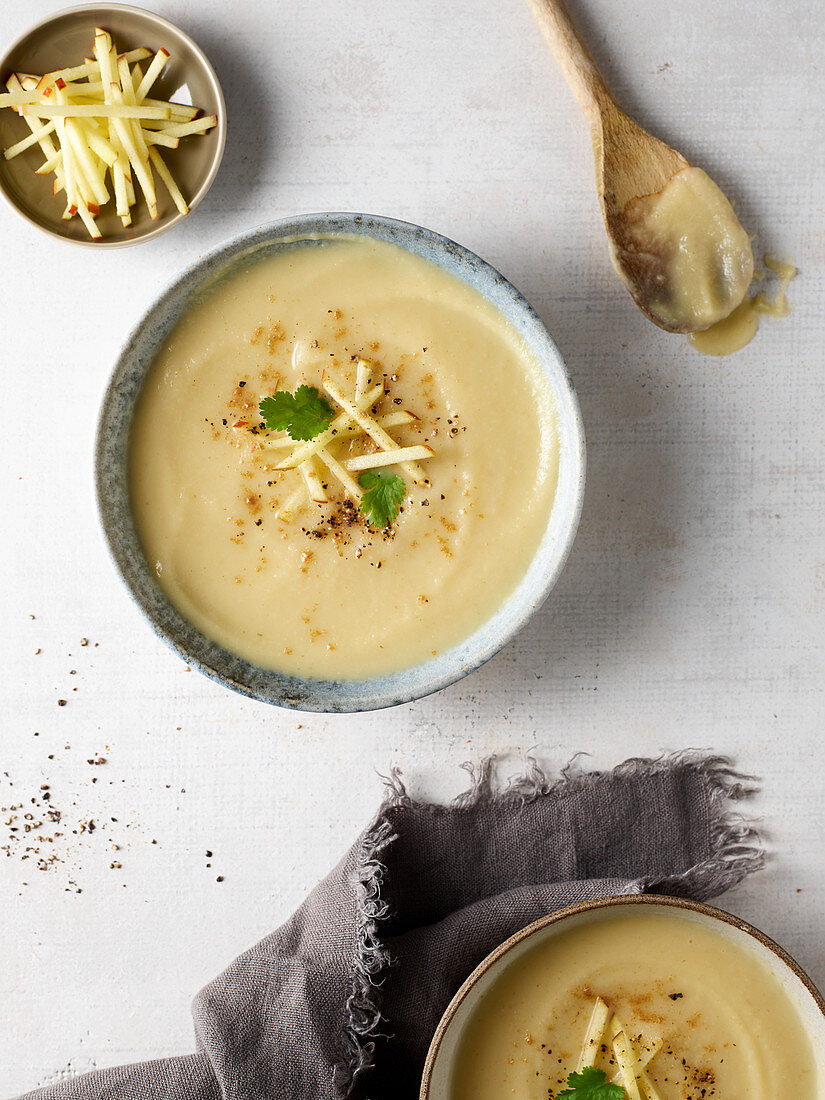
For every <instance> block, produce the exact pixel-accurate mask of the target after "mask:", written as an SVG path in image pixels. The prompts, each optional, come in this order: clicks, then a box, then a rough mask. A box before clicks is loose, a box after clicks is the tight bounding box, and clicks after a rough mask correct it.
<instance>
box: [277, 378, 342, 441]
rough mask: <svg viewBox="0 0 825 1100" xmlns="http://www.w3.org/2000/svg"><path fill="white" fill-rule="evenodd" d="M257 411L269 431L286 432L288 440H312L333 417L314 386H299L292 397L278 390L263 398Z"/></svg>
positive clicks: (333, 412) (331, 408)
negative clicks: (259, 412)
mask: <svg viewBox="0 0 825 1100" xmlns="http://www.w3.org/2000/svg"><path fill="white" fill-rule="evenodd" d="M258 408H259V409H260V411H261V416H262V417H263V418H264V423H265V424H266V426H267V428H268V429H269V430H270V431H271V432H283V431H285V432H288V433H289V437H290V439H314V438H315V437H316V435H320V434H321V432H322V431H324V429H325V428H328V427H329V423H330V421H331V420H332V418H333V416H334V415H335V410H334V409H333V407H332V405H330V403H329V401H327V400H326V398H324V397H321V395H320V394H319V393H318V391H317V390H316V388H315V387H314V386H299V387H298V389H297V390H296V391H295V393H294V394H292V393H290V392H289V391H288V390H278V392H277V393H274V394H273V395H272V396H271V397H265V398H264V399H263V401H262V402H261V403H260V405H259V406H258Z"/></svg>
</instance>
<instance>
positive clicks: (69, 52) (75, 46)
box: [0, 4, 226, 248]
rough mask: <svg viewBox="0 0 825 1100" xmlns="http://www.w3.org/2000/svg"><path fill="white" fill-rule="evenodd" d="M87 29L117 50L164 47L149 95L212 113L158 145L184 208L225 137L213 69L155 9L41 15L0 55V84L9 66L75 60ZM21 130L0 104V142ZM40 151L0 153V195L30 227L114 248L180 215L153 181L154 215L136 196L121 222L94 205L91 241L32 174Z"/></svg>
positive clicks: (86, 42) (38, 67)
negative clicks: (96, 235)
mask: <svg viewBox="0 0 825 1100" xmlns="http://www.w3.org/2000/svg"><path fill="white" fill-rule="evenodd" d="M95 27H102V28H103V29H104V30H107V31H109V33H110V34H111V35H112V38H113V39H114V41H115V43H116V45H117V46H118V48H120V49H122V50H129V49H134V48H136V47H137V46H146V47H147V48H148V49H150V50H153V51H154V50H158V49H160V47H161V46H163V47H164V48H165V49H167V50H169V52H170V54H171V58H170V60H169V62H168V63H167V65H166V66H165V68H164V69H163V72H162V73H161V75H160V77H159V78H158V80H157V82H156V83H155V85H154V86H153V89H152V93H151V94H152V96H153V97H155V98H157V99H167V100H173V101H176V102H178V103H187V104H192V105H194V106H197V107H200V108H201V109H202V111H203V113H204V114H214V115H217V118H218V124H217V126H215V127H213V129H212V130H209V131H207V133H205V134H202V135H198V136H196V137H189V138H183V139H181V142H180V145H179V146H178V148H177V149H164V150H163V156H164V159H165V160H166V162H167V164H168V166H169V169H170V171H171V172H172V175H173V176H174V177H175V179H176V180H177V182H178V184H179V185H180V188H181V191H182V192H183V194H184V196H185V198H186V200H187V202H188V203H189V209H190V213H191V211H192V210H193V209H194V208H195V207H196V206H197V205H198V203H199V202H200V201H201V199H202V198H203V197H204V195H205V194H206V192H207V191H208V190H209V188H210V187H211V185H212V181H213V180H214V178H215V176H216V175H217V172H218V168H219V166H220V163H221V158H222V156H223V149H224V144H225V142H226V105H225V104H224V99H223V93H222V92H221V86H220V84H219V83H218V78H217V76H216V75H215V71H214V69H213V68H212V66H211V65H210V64H209V61H208V60H207V58H206V55H205V54H204V53H203V51H202V50H201V49H200V48H199V47H198V46H196V45H195V43H194V42H193V41H192V39H191V38H189V36H188V35H186V34H184V33H183V31H181V30H178V28H177V27H175V26H173V25H172V24H171V23H169V22H167V20H165V19H162V18H161V17H160V16H159V15H154V14H152V13H151V12H148V11H143V10H141V9H140V8H132V7H128V6H126V5H125V4H83V5H81V6H79V7H76V8H66V9H65V10H64V11H59V12H57V13H56V14H54V15H49V16H47V17H46V18H45V19H43V20H41V21H40V22H39V23H37V24H36V25H35V26H34V27H32V28H31V29H30V30H28V31H27V32H26V33H25V34H24V35H23V36H22V37H21V38H18V39H17V41H16V42H15V43H14V44H13V45H12V46H10V47H9V49H8V50H7V51H6V53H5V54H4V55H3V57H2V58H0V82H2V90H3V91H5V90H6V84H5V82H6V79H7V78H8V76H9V75H10V74H11V73H13V72H26V73H34V74H38V75H40V74H42V73H46V72H52V71H54V70H55V69H60V68H64V67H66V66H70V65H75V64H79V63H81V62H82V59H83V58H84V57H87V56H88V55H89V54H90V52H91V49H92V42H93V40H94V31H95ZM29 133H30V130H29V128H28V127H27V125H26V123H25V122H24V120H23V119H22V118H20V117H19V116H18V115H17V114H16V113H15V112H14V111H11V110H9V109H8V108H4V109H2V110H0V148H2V149H5V148H7V147H8V146H9V145H13V144H14V143H15V142H17V141H20V140H21V138H24V137H27V136H28V135H29ZM42 163H43V154H42V153H41V151H40V149H39V148H38V147H37V146H36V145H35V146H33V147H32V148H31V149H28V150H26V152H24V153H21V154H20V155H19V156H17V157H14V158H13V159H12V160H6V159H5V158H4V157H0V193H1V194H2V195H3V196H4V198H5V199H6V200H7V201H8V202H9V204H10V205H11V206H12V207H13V208H14V209H15V210H16V211H17V212H18V213H19V214H22V216H23V217H24V218H26V219H27V220H28V221H30V222H31V223H32V224H33V225H36V226H37V228H38V229H42V230H44V232H46V233H49V234H51V235H52V236H54V237H60V238H62V239H63V240H66V241H70V242H72V243H73V244H83V245H90V246H92V247H94V248H118V247H122V246H124V245H128V244H137V243H138V242H139V241H147V240H149V239H150V238H151V237H157V236H158V235H159V234H160V233H165V232H166V230H167V229H171V228H172V226H174V225H176V224H177V223H178V222H179V221H180V220H181V219H182V218H183V217H184V215H182V214H180V213H179V212H178V211H177V210H176V208H175V205H174V203H173V202H172V199H171V198H170V197H169V194H168V193H167V191H166V188H165V187H164V185H163V184H162V183H159V184H158V189H157V190H158V218H157V219H156V220H155V221H152V219H151V218H150V217H149V212H148V210H147V208H146V204H145V202H144V201H143V199H142V197H141V196H140V195H138V200H137V202H136V204H135V205H134V206H133V207H132V224H131V225H130V226H127V227H124V226H123V225H122V224H121V222H120V219H119V218H118V217H117V215H116V214H115V212H114V203H113V202H110V203H108V204H107V205H106V206H105V207H103V209H102V210H101V213H100V216H99V217H98V219H97V223H98V225H99V226H100V229H101V231H102V233H103V239H102V240H99V241H93V240H91V238H90V237H89V234H88V232H87V230H86V228H85V227H84V225H83V223H82V222H81V221H80V219H79V218H71V219H70V220H68V221H64V220H63V218H62V215H63V210H64V207H65V203H64V202H63V201H62V198H64V197H65V196H57V197H56V196H54V195H53V194H52V178H53V177H52V176H51V175H48V176H45V175H44V176H38V175H37V174H36V173H35V169H37V168H38V167H39V166H40V165H41V164H42Z"/></svg>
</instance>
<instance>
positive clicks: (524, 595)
mask: <svg viewBox="0 0 825 1100" xmlns="http://www.w3.org/2000/svg"><path fill="white" fill-rule="evenodd" d="M331 234H348V235H353V234H356V235H366V236H369V237H373V238H377V239H378V240H382V241H388V242H390V243H391V244H395V245H398V246H400V247H402V248H404V249H407V250H408V251H410V252H412V253H414V254H417V255H418V256H421V257H423V258H424V259H426V260H429V261H430V262H432V263H434V264H436V265H437V266H438V267H440V268H442V269H444V270H445V271H447V272H449V273H451V274H452V275H454V276H457V277H458V278H459V279H461V280H463V281H464V282H466V283H467V284H469V285H470V286H471V287H472V288H474V289H475V290H476V291H478V292H479V293H480V294H481V295H483V296H484V297H485V298H487V299H488V300H489V301H490V302H491V303H492V304H493V305H494V306H495V307H496V308H497V309H498V310H499V311H500V312H501V313H502V314H503V315H504V317H505V318H506V319H507V320H508V321H509V322H510V324H511V325H513V326H514V328H515V329H516V330H517V332H518V334H519V335H520V336H521V338H522V339H523V340H524V342H525V344H526V345H527V346H528V347H529V348H530V349H531V351H532V352H533V353H534V355H535V356H536V358H537V360H538V362H539V363H540V365H541V367H542V368H543V370H544V372H545V373H546V376H547V379H548V381H549V384H550V386H551V388H552V392H553V395H554V400H555V403H556V407H557V412H558V424H557V430H558V442H559V477H558V484H557V490H556V496H555V499H554V503H553V507H552V510H551V513H550V517H549V521H548V523H547V527H546V530H545V531H544V535H543V537H542V540H541V542H540V545H539V547H538V550H537V551H536V553H535V556H534V558H533V560H532V562H531V563H530V565H529V567H528V569H527V572H526V574H525V575H524V577H523V578H522V580H521V581H520V583H519V584H518V585H517V587H516V588H515V590H514V591H512V592H511V594H510V595H509V596H508V598H507V599H506V600H505V602H504V604H503V605H502V606H501V607H500V608H499V609H498V610H497V611H496V613H495V614H493V615H492V616H491V617H490V618H489V619H488V620H487V622H485V623H484V624H483V625H482V626H481V627H479V628H478V629H477V630H476V631H475V632H474V633H473V634H471V635H470V636H469V637H468V638H466V639H465V640H464V641H462V642H461V643H460V644H459V645H456V646H454V647H453V648H452V649H450V650H448V651H446V652H442V653H439V654H438V655H437V656H434V657H432V658H431V659H429V660H427V661H425V662H424V663H422V664H419V665H416V666H414V667H412V668H406V669H403V670H402V671H400V672H395V673H392V674H388V675H381V676H375V677H372V678H369V679H363V680H345V681H336V680H322V679H311V678H299V677H295V676H290V675H286V674H284V673H278V672H273V671H272V670H270V669H265V668H261V667H259V666H257V665H254V664H251V663H250V662H249V661H245V660H243V659H241V658H240V657H237V656H234V655H233V654H231V653H229V652H227V651H226V650H224V649H222V648H221V647H220V646H218V645H217V644H216V643H214V642H212V641H210V640H209V639H208V638H207V637H205V636H204V635H203V634H202V633H200V631H199V630H198V629H197V628H196V627H195V626H193V625H192V623H190V622H189V621H188V620H187V619H185V618H184V617H183V615H181V614H180V613H179V612H178V611H177V610H176V608H174V607H173V606H172V605H171V603H170V602H169V600H168V599H167V597H166V596H165V594H164V593H163V591H162V590H161V588H160V586H159V585H158V583H157V580H156V577H155V574H154V571H153V570H152V569H150V567H149V566H148V565H147V562H146V559H145V558H144V555H143V551H142V549H141V545H140V542H139V539H138V536H137V533H136V531H135V525H134V522H133V519H132V515H131V511H130V505H129V484H128V471H127V464H128V449H129V435H130V428H131V423H132V417H133V414H134V411H135V405H136V402H137V399H138V395H139V393H140V390H141V386H142V384H143V380H144V378H145V376H146V373H147V371H148V370H149V368H150V367H151V365H152V363H153V361H154V360H155V358H156V357H157V355H158V353H159V351H160V350H161V348H162V347H163V346H164V345H165V343H166V341H167V340H168V337H169V334H170V333H171V332H172V330H173V329H174V327H175V325H176V324H177V323H178V321H179V320H180V319H181V318H182V317H183V316H184V314H186V313H187V311H188V310H189V308H190V307H191V305H192V304H193V303H194V302H196V301H197V300H198V296H199V293H200V291H201V289H202V288H204V287H206V286H208V285H212V284H214V282H215V281H216V280H218V279H220V278H222V277H224V276H226V275H229V274H232V273H234V272H237V271H239V270H242V269H243V268H244V267H246V266H248V265H249V264H250V263H251V262H253V261H254V260H255V259H260V258H263V257H265V256H267V255H271V254H275V253H276V252H278V251H279V250H282V249H285V248H294V247H296V246H297V245H299V244H300V242H301V240H307V241H311V240H312V239H313V238H317V237H318V236H319V235H321V236H327V235H331ZM584 461H585V459H584V436H583V432H582V425H581V419H580V414H579V407H578V403H577V401H576V396H575V393H574V391H573V387H572V384H571V382H570V378H569V376H568V374H567V371H566V369H565V366H564V363H563V361H562V358H561V356H560V354H559V352H558V349H557V348H556V345H555V344H554V343H553V340H552V338H551V337H550V335H549V334H548V332H547V330H546V329H545V328H544V326H543V325H542V323H541V321H540V320H539V318H538V316H537V315H536V314H535V312H534V311H533V310H532V309H531V307H530V306H529V305H528V303H527V302H526V301H525V300H524V298H523V297H522V296H521V295H520V294H519V292H518V291H517V290H515V288H514V287H512V286H511V285H510V283H508V282H507V280H506V279H504V277H503V276H502V275H500V274H499V273H498V272H497V271H495V270H494V269H493V268H492V267H490V266H489V265H488V264H486V263H484V261H483V260H480V259H479V258H478V257H477V256H474V255H473V254H472V253H471V252H468V251H467V250H466V249H464V248H462V247H461V246H460V245H457V244H455V243H453V242H452V241H450V240H447V239H446V238H445V237H441V236H439V235H438V234H437V233H433V232H431V231H430V230H427V229H422V228H420V227H419V226H415V225H409V224H407V223H405V222H399V221H393V220H391V219H389V218H381V217H371V216H368V215H363V214H314V215H307V216H303V217H296V218H288V219H285V220H284V221H280V222H276V223H274V224H273V225H268V226H264V227H262V228H259V229H256V230H254V231H252V232H250V233H247V234H245V235H243V236H240V237H238V238H236V239H234V240H232V241H230V242H229V243H228V244H226V245H224V246H223V247H221V248H218V249H217V250H216V251H214V252H212V253H210V254H209V255H207V256H205V257H203V258H202V259H199V260H198V261H197V262H196V263H195V264H193V266H192V267H190V268H189V269H188V270H187V271H185V272H184V273H183V274H182V275H181V276H180V277H179V278H178V279H177V280H176V281H175V282H174V283H173V284H172V286H171V287H169V289H168V290H166V291H165V292H164V293H163V294H162V295H161V297H160V298H159V299H158V301H156V302H155V303H154V305H152V307H151V308H150V309H149V310H148V312H147V313H146V314H145V316H144V317H143V318H142V320H140V321H139V322H138V324H137V327H136V328H135V329H134V330H133V332H132V333H131V335H130V336H129V337H128V339H127V341H126V343H125V345H124V347H123V350H122V352H121V355H120V358H119V360H118V362H117V365H116V367H115V370H114V374H113V376H112V379H111V382H110V383H109V387H108V389H107V391H106V395H105V397H104V401H103V407H102V411H101V414H100V420H99V425H98V433H97V449H96V459H95V463H96V481H97V496H98V506H99V510H100V517H101V521H102V524H103V529H104V532H105V535H106V539H107V541H108V545H109V549H110V552H111V554H112V557H113V559H114V563H115V566H116V568H117V569H118V571H119V572H120V574H121V576H122V578H123V580H124V581H125V582H126V585H127V587H128V588H129V590H130V592H131V594H132V597H133V599H134V600H135V602H136V603H137V605H138V607H139V608H140V609H141V611H142V612H143V613H144V615H145V616H146V617H147V618H148V620H149V622H150V623H151V625H152V626H153V628H154V629H155V631H156V632H157V633H158V634H159V635H160V636H161V637H162V638H163V639H164V640H165V641H166V642H167V643H168V644H169V645H170V646H171V647H172V648H173V649H174V650H175V651H176V652H177V653H179V654H180V656H181V657H183V658H184V660H186V662H187V663H188V664H190V665H192V666H194V667H197V668H198V669H200V671H201V672H204V673H205V674H206V675H207V676H210V677H211V678H212V679H215V680H217V681H219V682H220V683H222V684H224V685H225V686H227V687H230V688H233V689H235V690H236V691H240V692H242V693H244V694H245V695H249V696H252V697H253V698H255V699H260V700H262V701H263V702H266V703H273V704H276V705H278V706H284V707H293V708H296V709H299V710H310V711H313V710H314V711H328V712H329V711H341V712H343V711H365V710H376V709H379V708H382V707H389V706H394V705H396V704H398V703H404V702H409V701H410V700H412V699H418V698H420V697H422V696H424V695H429V694H430V693H431V692H434V691H438V690H439V689H440V688H443V687H446V686H447V685H448V684H451V683H453V682H454V681H455V680H458V679H459V678H460V677H462V676H465V675H467V673H469V672H472V671H473V669H476V668H478V667H479V665H481V664H483V663H484V662H485V661H487V660H489V658H490V657H492V656H493V654H494V653H496V652H498V650H499V649H501V647H502V646H504V645H505V644H506V643H507V642H508V641H509V640H510V639H511V638H512V637H513V636H514V634H516V633H517V632H518V631H519V630H520V629H521V628H522V627H523V626H524V624H525V623H526V622H527V620H528V619H529V618H530V617H531V615H533V614H534V612H535V611H536V610H537V609H538V608H539V607H540V606H541V604H542V603H543V602H544V600H545V598H546V596H547V595H548V593H549V592H550V590H551V588H552V587H553V585H554V584H555V583H556V580H557V578H558V576H559V574H560V572H561V570H562V567H563V565H564V562H565V560H566V558H567V555H568V552H569V550H570V547H571V545H572V542H573V538H574V535H575V533H576V528H577V525H578V521H579V513H580V511H581V504H582V494H583V492H584Z"/></svg>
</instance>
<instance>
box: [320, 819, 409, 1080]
mask: <svg viewBox="0 0 825 1100" xmlns="http://www.w3.org/2000/svg"><path fill="white" fill-rule="evenodd" d="M396 839H397V834H396V832H395V830H394V829H393V827H392V825H391V824H390V822H389V821H387V820H386V818H385V814H384V807H382V808H381V810H380V811H379V813H378V817H377V818H376V821H375V824H374V825H373V826H372V827H371V828H369V829H368V830H367V832H366V833H365V835H364V837H363V840H362V841H361V846H360V848H359V851H358V857H357V860H356V867H355V873H354V878H355V900H356V918H355V919H356V930H355V931H356V947H355V964H354V970H353V975H352V979H351V983H350V992H349V996H348V997H347V1002H346V1006H345V1009H344V1012H345V1019H346V1026H345V1031H344V1045H345V1057H344V1059H343V1061H342V1062H341V1063H340V1064H339V1065H338V1067H337V1069H336V1081H335V1084H336V1086H337V1090H338V1094H339V1095H340V1096H347V1095H348V1094H349V1093H350V1091H351V1089H352V1086H353V1084H354V1082H355V1079H356V1077H358V1076H359V1074H361V1073H363V1071H364V1070H365V1069H368V1068H369V1066H371V1065H372V1059H373V1055H374V1053H375V1040H376V1039H378V1038H379V1037H380V1032H379V1026H380V1023H381V1011H380V1009H379V1007H378V998H377V990H378V989H379V988H380V986H381V980H380V974H381V972H382V971H383V970H384V969H385V968H386V967H387V966H389V964H390V961H391V958H390V953H389V950H388V949H387V948H386V947H385V946H384V944H383V943H382V942H381V937H380V935H379V931H378V926H379V922H380V921H381V920H383V919H384V918H385V917H386V916H387V915H388V913H389V906H388V905H387V903H386V902H385V901H384V900H383V898H382V896H381V887H382V886H383V883H384V874H385V872H386V868H385V866H384V864H383V863H382V862H381V858H380V857H381V853H382V852H383V851H384V850H385V849H386V848H387V847H389V845H390V844H392V843H393V841H394V840H396Z"/></svg>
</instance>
